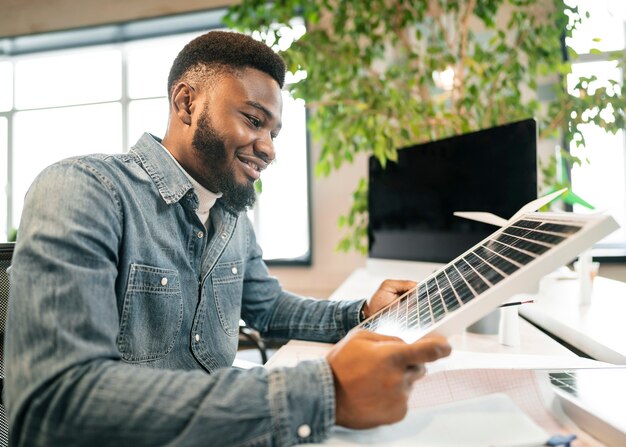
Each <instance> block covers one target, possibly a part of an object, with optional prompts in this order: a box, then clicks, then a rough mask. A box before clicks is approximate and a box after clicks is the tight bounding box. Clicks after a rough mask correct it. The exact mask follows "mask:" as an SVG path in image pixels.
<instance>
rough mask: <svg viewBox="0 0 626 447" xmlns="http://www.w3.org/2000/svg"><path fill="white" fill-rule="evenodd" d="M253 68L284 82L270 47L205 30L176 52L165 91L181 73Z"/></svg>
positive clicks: (240, 36) (282, 69)
mask: <svg viewBox="0 0 626 447" xmlns="http://www.w3.org/2000/svg"><path fill="white" fill-rule="evenodd" d="M244 68H255V69H257V70H259V71H262V72H264V73H267V74H268V75H270V76H271V77H272V78H274V79H275V80H276V82H278V85H280V88H282V87H283V84H284V82H285V62H284V61H283V59H282V58H281V57H280V56H279V55H278V54H276V52H274V50H272V49H271V48H270V47H268V46H267V45H265V44H264V43H262V42H259V41H257V40H254V39H253V38H252V37H250V36H247V35H245V34H240V33H235V32H230V31H209V32H208V33H206V34H203V35H201V36H199V37H196V38H195V39H193V40H192V41H191V42H189V43H188V44H187V45H185V47H184V48H183V49H182V50H181V51H180V53H178V56H176V59H174V63H173V64H172V68H171V69H170V74H169V77H168V79H167V91H168V95H169V96H171V94H172V89H173V88H174V86H175V85H176V83H177V82H179V81H180V80H181V79H182V78H183V76H184V75H185V73H187V72H189V71H193V70H198V69H200V70H203V69H209V70H211V71H213V70H217V71H218V72H222V71H229V70H235V71H236V70H241V69H244Z"/></svg>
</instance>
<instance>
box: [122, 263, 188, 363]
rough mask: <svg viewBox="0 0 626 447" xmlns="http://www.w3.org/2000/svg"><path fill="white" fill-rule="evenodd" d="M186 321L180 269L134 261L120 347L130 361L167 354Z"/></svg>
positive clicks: (123, 355)
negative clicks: (179, 274)
mask: <svg viewBox="0 0 626 447" xmlns="http://www.w3.org/2000/svg"><path fill="white" fill-rule="evenodd" d="M182 321H183V299H182V295H181V291H180V282H179V278H178V271H176V270H170V269H162V268H158V267H152V266H148V265H139V264H131V266H130V274H129V277H128V286H127V288H126V294H125V296H124V307H123V309H122V316H121V319H120V332H119V335H118V343H117V344H118V348H119V350H120V352H121V354H122V358H123V359H124V360H126V361H130V362H141V361H149V360H156V359H159V358H162V357H164V356H165V355H167V354H168V353H169V352H170V351H171V350H172V348H173V347H174V342H175V341H176V337H177V335H178V333H179V331H180V328H181V324H182Z"/></svg>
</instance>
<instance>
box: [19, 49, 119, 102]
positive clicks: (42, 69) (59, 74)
mask: <svg viewBox="0 0 626 447" xmlns="http://www.w3.org/2000/svg"><path fill="white" fill-rule="evenodd" d="M121 67H122V59H121V53H120V51H119V50H111V49H104V48H100V49H94V48H90V49H88V50H86V49H83V50H76V51H71V52H67V51H66V52H57V53H53V55H49V56H48V55H47V56H44V57H42V56H41V55H39V56H31V57H24V58H20V59H19V60H18V61H17V62H16V64H15V106H16V108H17V109H32V108H41V107H53V106H64V105H70V104H87V103H93V102H101V101H115V100H119V99H120V96H121V92H122V88H121V86H122V81H121V79H122V68H121Z"/></svg>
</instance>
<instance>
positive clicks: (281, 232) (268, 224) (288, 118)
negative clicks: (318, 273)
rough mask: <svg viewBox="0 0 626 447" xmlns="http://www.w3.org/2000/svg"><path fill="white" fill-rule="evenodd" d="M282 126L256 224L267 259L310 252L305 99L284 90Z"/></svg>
mask: <svg viewBox="0 0 626 447" xmlns="http://www.w3.org/2000/svg"><path fill="white" fill-rule="evenodd" d="M283 100H284V105H283V116H282V120H283V128H282V130H281V132H280V134H279V136H278V138H277V139H276V143H275V147H276V161H275V162H274V163H272V165H271V166H270V167H269V168H268V169H267V170H266V171H265V172H264V173H263V175H262V176H261V178H262V181H263V192H262V193H261V194H260V196H259V202H258V208H257V209H256V210H255V213H254V218H255V227H256V228H257V237H258V238H259V244H260V245H261V247H262V248H263V258H264V259H284V258H297V257H300V256H304V255H306V254H307V253H308V251H309V215H308V213H309V204H308V193H307V184H308V175H307V150H306V147H307V145H306V121H305V108H304V102H303V101H301V100H297V101H296V100H293V99H291V98H290V97H289V95H288V94H287V93H283Z"/></svg>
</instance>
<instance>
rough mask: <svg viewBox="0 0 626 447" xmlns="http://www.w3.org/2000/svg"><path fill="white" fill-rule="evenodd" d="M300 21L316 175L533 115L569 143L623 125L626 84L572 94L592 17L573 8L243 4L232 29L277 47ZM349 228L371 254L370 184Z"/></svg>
mask: <svg viewBox="0 0 626 447" xmlns="http://www.w3.org/2000/svg"><path fill="white" fill-rule="evenodd" d="M295 16H300V17H303V18H304V19H305V20H306V21H307V25H308V31H307V33H306V34H305V35H304V36H303V37H302V38H300V39H299V40H298V41H296V42H295V43H294V44H292V45H291V47H290V48H289V49H288V50H286V51H285V52H283V53H282V55H283V57H284V58H285V60H286V62H287V66H288V67H289V69H290V70H291V71H292V72H295V71H296V70H305V71H306V73H307V76H306V78H305V79H303V80H302V81H300V82H298V83H296V84H293V85H291V86H289V89H290V91H291V93H292V95H293V96H294V97H296V98H301V99H304V100H305V101H306V103H307V106H308V107H310V109H311V113H310V114H309V117H310V118H309V130H310V132H311V135H312V137H313V139H314V140H315V141H316V142H317V143H319V144H320V146H321V152H320V156H319V159H318V160H317V164H316V167H315V173H316V175H317V176H328V175H331V174H332V173H333V172H334V171H338V170H340V169H341V168H342V167H343V165H344V163H346V162H347V163H351V162H352V161H353V159H354V156H355V155H356V154H359V153H364V154H368V155H374V156H375V157H376V158H377V159H378V160H379V161H380V162H381V164H382V165H383V166H385V165H386V164H387V163H389V162H394V161H396V160H397V150H398V149H399V148H402V147H406V146H408V145H412V144H416V143H420V142H424V141H428V140H433V139H440V138H444V137H447V136H450V135H453V134H459V133H465V132H470V131H473V130H477V129H482V128H486V127H491V126H494V125H497V124H502V123H505V122H511V121H515V120H518V119H523V118H527V117H530V116H535V117H537V119H538V121H539V123H540V132H541V135H543V136H547V135H550V136H556V135H558V134H559V133H562V134H563V136H564V138H565V142H566V147H569V143H570V142H573V143H574V144H577V145H580V146H584V143H585V140H584V138H583V136H582V133H581V131H582V129H583V126H584V125H586V124H588V123H594V124H597V125H599V126H601V127H603V128H605V129H606V130H607V131H611V132H615V131H617V129H621V128H623V127H624V121H625V119H624V110H625V109H626V101H625V100H624V98H623V97H622V95H621V88H620V83H618V82H611V83H609V85H608V86H600V87H598V88H595V90H591V89H590V86H592V85H593V84H594V82H593V79H591V78H590V79H581V81H580V82H579V85H578V86H577V88H576V91H575V92H573V93H571V94H570V93H569V92H568V91H567V86H566V76H567V75H568V74H570V73H571V64H570V63H568V62H567V61H564V60H563V49H562V47H561V42H562V39H563V37H567V36H568V35H571V33H572V32H573V30H575V29H576V27H578V26H579V25H580V23H582V21H583V20H585V17H581V14H580V13H579V12H578V9H577V8H574V7H569V6H567V5H566V4H565V3H564V2H563V1H562V0H552V1H546V0H459V1H448V0H414V1H411V2H408V1H399V2H389V1H386V0H307V1H304V0H281V1H280V2H273V3H267V2H265V1H261V0H243V1H242V3H241V4H239V5H236V6H233V7H231V9H230V12H229V14H228V15H227V18H226V21H227V24H229V25H230V26H234V27H236V28H238V29H240V30H260V31H261V33H262V34H263V35H264V36H266V38H267V39H268V41H272V39H276V33H277V30H278V27H277V26H276V25H275V24H276V23H280V24H285V25H288V24H289V23H290V20H291V19H292V18H293V17H295ZM564 33H565V36H564ZM567 54H568V56H569V57H570V58H573V57H575V56H576V54H575V52H574V51H573V50H572V49H569V48H568V49H567ZM622 57H623V56H622V55H621V54H620V53H617V54H616V58H622ZM620 60H621V59H620ZM620 67H621V65H620ZM446 69H453V70H454V82H453V84H452V88H451V90H446V89H445V88H444V86H443V85H441V84H438V83H436V82H435V79H434V76H433V75H434V74H435V73H437V74H440V73H442V72H443V71H444V70H446ZM435 77H436V76H435ZM549 83H552V84H553V89H554V93H551V94H550V95H548V96H549V97H548V98H547V99H546V98H545V96H546V95H545V94H544V95H543V98H542V100H541V101H540V100H539V99H541V98H539V97H538V96H537V94H536V93H535V92H536V91H537V89H543V90H544V91H545V90H548V89H549V87H546V86H547V85H548V84H549ZM572 112H575V113H572ZM568 161H569V162H575V160H573V159H572V160H568ZM542 169H543V170H544V172H543V173H544V178H546V179H547V182H548V183H549V184H550V185H553V186H554V185H556V184H560V183H562V182H563V179H557V178H556V171H557V169H556V166H555V165H554V164H553V165H550V166H546V167H542ZM339 225H340V227H341V228H342V229H345V230H346V232H347V234H346V236H345V237H344V238H343V239H342V240H341V241H340V243H339V245H338V249H340V250H349V249H356V250H359V251H361V252H365V251H366V250H367V182H365V180H364V179H362V180H361V182H360V183H359V185H358V186H357V188H356V190H355V192H354V194H353V204H352V207H351V209H350V210H349V211H348V213H347V214H346V215H345V216H342V217H341V218H340V220H339Z"/></svg>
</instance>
